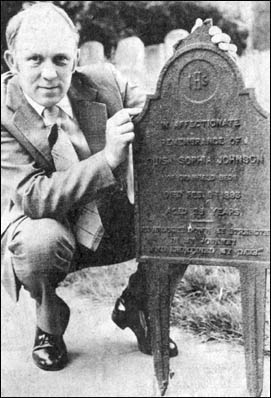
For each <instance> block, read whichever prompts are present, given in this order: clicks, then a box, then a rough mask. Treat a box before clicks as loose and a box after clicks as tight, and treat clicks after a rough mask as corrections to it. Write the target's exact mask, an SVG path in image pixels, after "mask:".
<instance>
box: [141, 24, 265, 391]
mask: <svg viewBox="0 0 271 398" xmlns="http://www.w3.org/2000/svg"><path fill="white" fill-rule="evenodd" d="M210 26H211V24H210V21H206V22H205V23H204V25H203V26H202V27H200V28H198V29H196V30H195V31H194V33H193V34H191V35H189V36H188V37H187V38H186V39H184V40H183V41H181V42H179V43H178V44H177V45H176V47H175V53H174V55H173V57H172V58H171V59H170V60H169V61H168V62H167V64H166V65H165V67H164V68H163V70H162V72H161V74H160V77H159V80H158V84H157V90H156V93H155V94H154V95H152V96H149V97H148V99H147V102H146V104H145V107H144V109H143V112H142V113H141V114H140V115H139V117H138V118H137V119H136V120H135V123H136V142H135V145H134V159H135V183H136V216H137V223H136V228H137V233H136V238H137V260H138V261H139V262H141V263H144V264H145V267H146V271H147V274H148V280H149V294H150V306H149V308H150V316H151V320H152V322H151V323H152V336H153V350H154V362H155V369H156V375H157V378H158V381H159V385H160V390H161V393H162V395H163V394H164V393H165V391H166V388H167V384H168V377H169V355H168V329H169V300H168V297H169V282H168V278H167V277H166V275H167V269H168V268H167V267H168V264H170V263H176V262H177V263H179V264H196V265H222V266H235V267H239V270H240V275H241V291H242V308H243V320H244V322H243V326H244V328H243V329H244V339H245V351H246V364H247V380H248V383H247V384H248V389H249V392H250V394H251V396H260V394H261V389H262V374H263V338H264V309H265V289H266V287H265V278H266V268H267V267H269V261H270V259H269V256H270V251H269V240H270V225H269V192H270V188H269V186H270V185H269V181H270V180H269V174H270V171H269V159H270V155H269V153H270V152H269V123H268V115H267V114H266V112H265V111H264V110H263V109H262V108H261V107H260V106H259V105H258V103H257V102H256V100H255V98H254V95H253V90H251V89H246V88H245V87H244V83H243V79H242V76H241V75H240V72H239V70H238V68H237V65H236V63H235V62H234V61H233V60H232V59H231V58H230V56H229V55H228V54H226V53H225V52H223V51H221V50H220V49H219V48H218V47H217V46H216V45H214V44H213V43H212V42H211V38H210V36H209V34H208V30H209V28H210Z"/></svg>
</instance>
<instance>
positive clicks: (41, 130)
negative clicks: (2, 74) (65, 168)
mask: <svg viewBox="0 0 271 398" xmlns="http://www.w3.org/2000/svg"><path fill="white" fill-rule="evenodd" d="M6 105H7V106H8V107H9V108H10V109H12V110H13V111H14V114H13V118H12V124H13V126H14V127H15V129H17V130H18V131H19V133H20V135H21V136H23V138H24V142H26V143H29V144H28V145H30V146H32V148H34V149H35V151H37V152H38V155H39V156H41V157H42V158H43V160H44V161H45V163H46V164H47V168H49V169H54V163H53V159H52V156H51V151H50V148H49V145H48V139H47V137H48V134H49V132H50V127H45V126H44V123H43V120H42V118H41V117H40V116H39V115H38V114H37V112H36V111H35V110H34V109H33V108H32V106H31V105H30V104H29V103H28V102H27V100H26V98H25V96H24V95H23V93H22V90H21V89H20V86H19V84H18V82H17V77H16V76H15V77H13V78H12V79H11V80H10V81H9V83H8V87H7V96H6ZM31 153H32V152H31Z"/></svg>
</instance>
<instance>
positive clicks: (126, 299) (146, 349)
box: [112, 291, 178, 358]
mask: <svg viewBox="0 0 271 398" xmlns="http://www.w3.org/2000/svg"><path fill="white" fill-rule="evenodd" d="M112 320H113V321H114V322H115V323H116V325H117V326H119V327H120V328H121V329H125V328H126V327H129V328H130V329H131V330H132V331H133V332H134V334H135V335H136V338H137V343H138V348H139V350H140V351H141V352H143V353H144V354H147V355H152V347H151V334H150V324H149V316H148V312H147V311H146V310H145V311H143V310H141V309H140V308H139V306H138V304H137V302H136V299H135V298H133V297H132V296H131V295H129V292H127V291H124V292H123V294H122V296H121V297H120V298H118V299H117V301H116V304H115V307H114V310H113V312H112ZM177 355H178V347H177V345H176V343H175V342H174V341H173V340H172V339H171V338H169V356H170V357H171V358H172V357H175V356H177Z"/></svg>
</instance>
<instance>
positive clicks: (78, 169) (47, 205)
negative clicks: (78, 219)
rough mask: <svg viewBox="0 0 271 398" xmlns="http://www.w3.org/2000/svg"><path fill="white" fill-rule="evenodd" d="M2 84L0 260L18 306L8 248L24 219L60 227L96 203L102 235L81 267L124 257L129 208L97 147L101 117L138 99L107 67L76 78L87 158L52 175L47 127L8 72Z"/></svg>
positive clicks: (73, 94)
mask: <svg viewBox="0 0 271 398" xmlns="http://www.w3.org/2000/svg"><path fill="white" fill-rule="evenodd" d="M2 80H3V81H2V112H1V114H2V133H1V136H2V154H1V160H2V171H1V175H2V190H3V191H2V192H3V195H4V197H5V198H6V200H5V203H4V206H3V207H4V214H3V216H2V223H1V224H2V225H1V237H2V239H1V257H2V281H3V283H4V285H5V287H6V288H7V289H8V291H9V293H10V294H11V296H12V297H13V298H15V299H18V293H19V288H20V283H19V281H18V279H17V278H16V276H15V275H14V269H13V267H12V263H11V254H10V249H9V248H10V244H11V240H12V237H13V236H14V231H16V230H17V229H18V228H19V227H20V224H22V223H23V222H24V220H25V219H26V218H28V219H33V220H41V219H53V220H58V221H59V222H61V223H63V224H65V223H66V219H67V215H69V216H70V215H72V212H73V210H74V208H77V207H79V206H80V205H82V204H84V203H87V202H89V201H90V200H92V199H93V198H96V199H97V202H98V204H99V211H100V214H101V217H102V221H103V224H104V226H105V230H106V233H105V237H104V239H103V240H102V243H101V247H100V248H99V249H98V250H97V252H96V253H95V254H93V255H90V254H89V252H86V251H84V250H82V252H81V253H80V255H79V257H78V258H79V260H80V262H81V263H82V262H83V263H84V261H85V260H86V259H89V260H90V263H91V264H89V265H103V264H110V263H114V262H120V261H122V260H123V261H124V260H125V259H128V258H131V257H132V256H133V254H134V245H133V210H132V206H131V205H130V204H129V203H128V201H127V198H126V193H125V192H124V191H123V190H122V186H121V184H120V183H119V181H118V179H117V178H116V176H115V175H114V174H113V173H112V171H111V169H110V167H109V166H108V164H107V163H106V160H105V158H104V154H103V148H104V145H105V126H106V120H107V118H108V117H111V116H112V115H113V114H114V113H116V112H117V111H118V110H120V109H121V108H123V107H142V106H143V104H144V101H145V96H144V94H143V93H141V92H140V91H139V90H138V89H137V88H136V87H135V86H130V85H128V84H127V82H125V81H124V80H120V78H119V76H118V75H117V74H116V73H115V70H114V68H113V67H112V66H110V65H105V66H104V68H103V69H101V67H100V66H98V67H96V66H91V67H85V68H81V69H80V70H78V71H77V72H75V74H74V75H73V79H72V84H71V87H70V90H69V91H68V97H69V99H70V102H71V105H72V108H73V112H74V114H75V116H76V118H77V121H78V123H79V126H80V128H81V130H82V131H83V133H84V135H85V137H86V140H87V143H88V145H89V147H90V150H91V153H92V156H90V157H89V158H88V159H86V160H83V161H81V162H79V163H78V164H76V165H74V166H72V167H71V168H69V170H67V171H62V172H57V171H56V170H55V168H54V163H53V159H52V156H51V152H50V148H49V145H48V140H47V134H48V127H45V126H44V123H43V121H42V119H41V118H40V116H39V115H38V114H37V113H36V111H35V110H34V109H33V108H32V107H31V106H30V104H29V103H28V102H27V101H26V99H25V97H24V95H23V93H22V91H21V88H20V86H19V85H18V81H17V78H16V76H12V75H11V74H10V73H7V74H5V75H3V79H2ZM111 204H112V205H111ZM120 209H121V211H120ZM69 220H72V217H70V218H69ZM127 220H128V223H127ZM71 222H72V221H71ZM125 229H126V230H125ZM121 230H122V233H120V231H121ZM119 234H120V235H119ZM125 237H126V238H125ZM118 238H120V239H121V240H122V239H126V241H125V244H124V245H123V241H122V242H121V244H120V245H118V246H116V245H117V242H118ZM112 239H113V240H115V241H113V242H112ZM108 246H110V247H109V248H108ZM116 249H117V250H116ZM122 249H124V250H122ZM117 252H118V254H117ZM75 258H76V255H75ZM86 263H87V261H86ZM81 265H82V266H86V265H87V264H81Z"/></svg>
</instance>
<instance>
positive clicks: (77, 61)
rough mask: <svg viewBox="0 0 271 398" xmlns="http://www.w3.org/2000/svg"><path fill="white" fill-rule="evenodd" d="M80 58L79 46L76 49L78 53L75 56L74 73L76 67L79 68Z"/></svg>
mask: <svg viewBox="0 0 271 398" xmlns="http://www.w3.org/2000/svg"><path fill="white" fill-rule="evenodd" d="M79 59H80V49H79V48H78V49H77V50H76V55H75V57H74V64H73V68H72V73H74V72H75V70H76V68H77V66H78V64H79Z"/></svg>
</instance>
